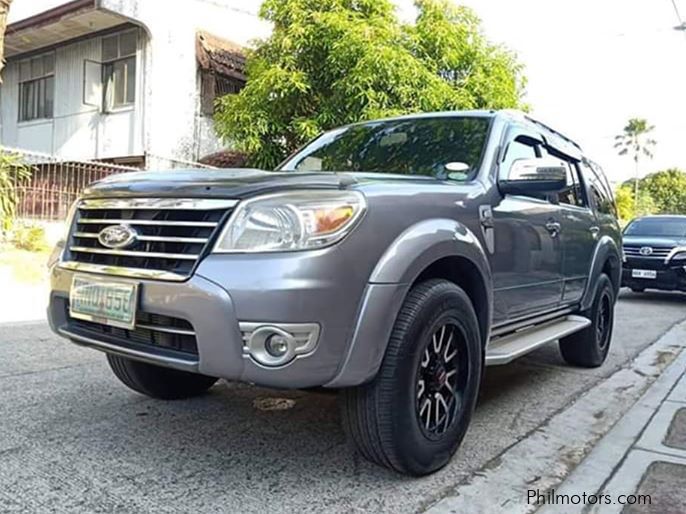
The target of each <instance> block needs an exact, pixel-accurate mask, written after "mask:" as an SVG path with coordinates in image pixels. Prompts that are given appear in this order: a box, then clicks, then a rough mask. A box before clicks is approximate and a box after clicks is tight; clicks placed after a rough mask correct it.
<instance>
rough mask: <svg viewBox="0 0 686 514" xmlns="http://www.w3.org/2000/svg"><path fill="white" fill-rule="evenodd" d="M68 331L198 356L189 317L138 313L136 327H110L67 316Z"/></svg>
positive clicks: (146, 348)
mask: <svg viewBox="0 0 686 514" xmlns="http://www.w3.org/2000/svg"><path fill="white" fill-rule="evenodd" d="M67 319H68V320H69V322H68V330H69V332H73V333H75V334H77V335H82V336H86V337H91V338H93V339H96V340H103V339H105V340H107V341H109V342H112V343H114V344H121V345H124V346H134V347H139V348H140V349H142V350H144V351H151V352H153V353H155V352H156V351H158V352H159V351H173V352H179V353H182V354H186V355H188V356H197V355H198V344H197V341H196V337H195V331H194V330H193V326H192V325H191V324H190V323H189V322H188V321H186V320H183V319H180V318H172V317H170V316H162V315H160V314H150V313H146V312H139V313H137V314H136V327H135V328H134V329H133V330H127V329H123V328H117V327H110V326H109V325H102V324H100V323H93V322H91V321H84V320H80V319H75V318H72V317H69V316H68V318H67Z"/></svg>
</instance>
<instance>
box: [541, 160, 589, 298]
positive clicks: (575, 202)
mask: <svg viewBox="0 0 686 514" xmlns="http://www.w3.org/2000/svg"><path fill="white" fill-rule="evenodd" d="M548 150H549V153H550V154H551V155H554V156H555V157H557V158H560V159H563V160H564V161H565V162H566V163H567V170H568V171H567V188H566V189H565V190H563V191H561V192H560V193H558V194H557V195H556V197H557V198H556V200H557V203H558V205H559V207H560V214H561V224H562V229H561V231H560V242H561V244H562V254H563V260H562V275H563V280H564V284H563V289H562V303H563V304H570V303H575V302H577V301H579V300H580V299H581V297H582V296H583V293H584V290H585V288H586V282H587V281H588V277H589V272H590V269H591V260H592V258H593V252H594V251H595V247H596V240H597V238H598V236H599V233H600V228H599V227H598V222H597V219H596V215H595V213H594V211H593V209H592V206H591V202H590V201H589V198H588V197H587V195H586V188H585V187H584V183H583V178H582V175H581V172H580V166H581V163H580V162H579V161H576V160H574V159H571V158H569V157H567V156H565V155H562V154H560V153H558V152H555V151H554V150H551V149H548Z"/></svg>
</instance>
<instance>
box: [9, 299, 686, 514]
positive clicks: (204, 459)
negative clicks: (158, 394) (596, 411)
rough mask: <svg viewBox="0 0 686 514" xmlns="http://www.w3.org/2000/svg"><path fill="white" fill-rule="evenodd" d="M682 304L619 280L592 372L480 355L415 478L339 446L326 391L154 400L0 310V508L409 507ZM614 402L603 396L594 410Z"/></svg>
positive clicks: (472, 466) (561, 403)
mask: <svg viewBox="0 0 686 514" xmlns="http://www.w3.org/2000/svg"><path fill="white" fill-rule="evenodd" d="M684 307H686V297H684V296H682V295H670V294H658V293H648V294H645V295H634V294H632V293H623V294H622V298H621V301H620V303H619V305H618V311H617V314H618V320H617V327H616V332H615V337H614V339H613V343H612V351H611V355H610V358H609V360H608V362H607V363H606V365H605V366H603V367H602V368H600V369H597V370H582V369H578V368H570V367H568V366H566V365H564V363H562V361H561V358H560V356H559V352H558V351H557V348H556V347H555V346H551V347H548V348H544V349H542V350H540V351H538V352H536V353H535V354H532V355H531V356H528V357H526V358H524V359H521V360H520V361H518V362H516V363H514V364H512V365H509V366H504V367H501V368H492V369H489V370H488V373H487V375H486V378H485V382H484V386H483V389H482V395H481V398H480V401H479V405H478V408H477V412H476V414H475V417H474V420H473V423H472V426H471V428H470V431H469V433H468V434H467V437H466V439H465V442H464V444H463V446H462V448H461V449H460V451H459V452H458V453H457V455H456V456H455V457H454V459H453V460H452V461H451V463H450V464H449V465H448V466H447V467H446V468H445V469H444V470H442V471H441V472H439V473H436V474H435V475H432V476H430V477H426V478H422V479H410V478H406V477H401V476H398V475H396V474H394V473H391V472H388V471H386V470H384V469H381V468H378V467H376V466H373V465H370V464H368V463H367V462H365V461H363V460H361V459H360V458H359V457H357V456H355V455H353V454H352V453H351V451H350V449H349V448H348V446H347V445H346V443H345V438H344V436H343V434H342V432H341V430H340V428H339V418H338V410H337V406H336V398H335V395H332V394H321V393H309V392H300V391H297V392H293V391H273V390H265V389H260V388H255V387H251V386H245V385H240V384H227V383H220V384H219V385H217V386H216V387H214V388H213V389H212V391H211V393H210V394H209V395H207V396H205V397H203V398H199V399H194V400H188V401H180V402H158V401H153V400H150V399H147V398H145V397H142V396H140V395H136V394H135V393H132V392H130V391H128V390H127V389H125V388H124V387H123V386H122V385H121V384H119V383H118V382H117V381H116V380H115V379H114V378H113V376H112V374H111V373H110V371H109V369H108V368H107V366H106V364H105V362H104V358H103V356H102V355H101V354H99V353H97V352H94V351H89V350H85V349H81V348H78V347H76V346H73V345H70V344H68V343H65V342H63V341H61V340H59V339H58V338H57V337H55V336H53V335H52V334H51V333H50V332H49V331H48V329H47V327H46V325H45V324H43V323H41V324H24V325H1V324H0V349H1V350H2V354H1V355H2V358H0V510H10V511H31V512H45V511H57V512H102V511H113V510H116V511H117V512H140V511H151V510H154V511H156V512H176V511H190V510H193V511H194V512H264V511H272V510H277V509H278V510H279V511H281V512H296V511H297V512H301V513H302V512H323V511H326V512H350V511H367V510H375V511H392V512H417V511H421V510H424V509H426V508H428V507H430V506H432V505H435V504H436V503H437V502H439V501H440V500H441V499H443V498H445V497H450V496H451V495H454V493H455V491H456V487H458V489H459V487H461V486H463V485H464V484H465V483H468V482H470V481H473V480H474V479H475V478H477V477H478V476H479V474H483V473H484V472H485V471H487V470H488V469H490V468H493V467H494V465H495V464H497V462H498V459H501V458H502V457H503V456H504V455H505V454H506V453H507V451H508V450H510V449H512V448H513V447H515V446H516V445H517V444H518V443H519V442H521V441H525V440H527V438H528V437H530V436H531V435H532V434H534V433H535V432H536V431H537V430H539V429H540V428H541V427H543V426H546V425H547V424H549V423H550V422H551V420H552V419H553V418H554V417H555V416H556V415H557V414H559V413H561V412H564V411H565V410H567V409H568V408H570V407H571V406H573V405H574V404H575V403H577V400H579V398H581V397H582V396H583V395H584V394H587V393H589V392H592V391H593V390H594V389H595V388H596V386H598V385H599V384H601V383H602V382H603V381H605V379H607V378H608V377H609V376H610V375H613V374H614V373H615V372H617V371H620V372H623V371H624V372H626V370H628V369H634V368H631V363H632V361H633V360H634V358H635V357H636V356H637V355H638V354H639V353H641V352H642V351H643V350H645V349H646V348H648V347H649V346H650V345H651V343H654V342H655V341H657V340H659V339H660V338H661V337H662V336H663V335H664V334H665V333H666V332H668V331H669V330H670V329H671V328H672V327H674V326H675V325H676V324H678V323H679V322H681V321H683V320H684V319H686V309H685V308H684ZM669 353H670V355H671V356H668V355H666V354H665V356H664V357H662V360H661V361H659V362H657V364H658V367H657V368H656V369H664V367H666V366H667V365H668V364H669V359H672V358H674V355H675V354H674V353H673V352H669ZM647 364H652V363H647ZM636 369H639V370H640V369H642V368H636ZM631 373H632V374H635V373H633V371H632V372H631ZM637 376H640V375H637ZM651 380H654V378H652V379H651ZM624 385H627V384H624ZM642 390H643V389H642V388H641V386H638V385H636V387H635V388H633V389H632V390H629V389H627V391H628V393H627V394H632V395H633V394H636V395H640V393H639V391H642ZM265 398H285V399H289V400H293V402H270V401H267V402H265V401H264V399H265ZM265 405H267V406H268V405H279V406H280V407H281V406H286V407H287V408H279V409H276V410H271V409H266V410H265V409H264V406H265ZM288 407H290V408H288ZM629 407H630V405H628V402H627V403H617V405H616V408H615V410H613V411H612V413H609V414H608V416H607V417H605V416H603V420H604V421H603V423H605V422H606V421H605V420H611V419H614V418H615V417H621V415H622V414H623V413H624V411H625V410H626V409H628V408H629ZM607 422H608V423H609V421H607ZM610 426H611V425H610ZM610 426H607V427H606V428H602V426H599V433H598V434H597V437H598V438H600V437H602V435H603V433H601V432H603V431H607V430H606V429H609V428H610ZM588 449H590V448H588ZM588 449H587V450H588ZM575 458H577V459H578V460H581V458H582V456H577V457H575ZM568 471H569V469H567V470H566V472H568ZM561 479H562V477H561V478H560V480H561ZM524 501H525V498H524Z"/></svg>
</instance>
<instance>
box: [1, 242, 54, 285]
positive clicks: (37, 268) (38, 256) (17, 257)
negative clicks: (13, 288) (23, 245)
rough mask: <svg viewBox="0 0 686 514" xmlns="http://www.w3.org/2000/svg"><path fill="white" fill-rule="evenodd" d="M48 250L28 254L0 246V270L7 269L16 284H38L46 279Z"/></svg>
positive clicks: (25, 251) (27, 252)
mask: <svg viewBox="0 0 686 514" xmlns="http://www.w3.org/2000/svg"><path fill="white" fill-rule="evenodd" d="M48 257H50V250H47V249H46V250H41V251H39V252H29V251H28V250H20V249H18V248H14V247H12V246H0V268H9V269H10V276H11V277H12V278H13V279H14V280H16V281H17V282H21V283H25V284H39V283H41V282H43V281H45V280H47V278H48V267H47V262H48Z"/></svg>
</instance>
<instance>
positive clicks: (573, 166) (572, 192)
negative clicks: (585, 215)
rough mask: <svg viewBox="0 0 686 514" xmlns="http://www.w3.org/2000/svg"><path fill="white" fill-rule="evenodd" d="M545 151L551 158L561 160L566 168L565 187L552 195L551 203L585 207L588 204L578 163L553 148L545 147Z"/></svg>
mask: <svg viewBox="0 0 686 514" xmlns="http://www.w3.org/2000/svg"><path fill="white" fill-rule="evenodd" d="M546 151H547V152H548V153H549V154H550V155H551V156H553V157H556V158H558V159H562V160H563V161H564V162H565V163H566V167H567V187H565V189H563V190H562V191H560V192H559V193H557V194H556V195H553V201H557V203H559V204H560V205H573V206H574V207H585V206H587V205H588V202H587V201H586V195H585V194H584V188H583V185H582V184H583V182H582V181H581V175H580V172H579V165H578V163H577V162H576V161H574V160H573V159H570V158H569V157H567V156H566V155H563V154H561V153H560V152H558V151H556V150H554V149H553V148H549V147H546Z"/></svg>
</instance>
